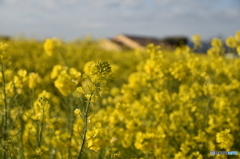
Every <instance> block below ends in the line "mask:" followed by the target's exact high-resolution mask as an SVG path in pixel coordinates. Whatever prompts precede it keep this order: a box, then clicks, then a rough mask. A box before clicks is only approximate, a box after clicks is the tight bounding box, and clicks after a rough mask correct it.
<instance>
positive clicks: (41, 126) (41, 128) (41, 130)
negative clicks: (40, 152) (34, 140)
mask: <svg viewBox="0 0 240 159" xmlns="http://www.w3.org/2000/svg"><path fill="white" fill-rule="evenodd" d="M43 122H44V108H43V109H42V120H41V125H40V131H39V138H38V147H39V148H40V147H41V142H42V133H43V126H44V123H43Z"/></svg>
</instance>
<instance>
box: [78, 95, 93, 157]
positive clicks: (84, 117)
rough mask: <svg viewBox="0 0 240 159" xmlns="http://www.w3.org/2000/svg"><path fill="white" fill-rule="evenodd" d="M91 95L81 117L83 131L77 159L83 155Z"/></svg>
mask: <svg viewBox="0 0 240 159" xmlns="http://www.w3.org/2000/svg"><path fill="white" fill-rule="evenodd" d="M92 95H93V93H92V94H91V96H90V99H89V101H88V103H87V106H86V109H85V112H84V115H83V122H84V126H83V127H84V129H83V135H82V144H81V146H80V149H79V153H78V156H77V159H80V158H81V155H82V153H83V148H84V145H85V143H86V141H87V140H86V134H87V129H88V111H89V107H90V102H91V98H92Z"/></svg>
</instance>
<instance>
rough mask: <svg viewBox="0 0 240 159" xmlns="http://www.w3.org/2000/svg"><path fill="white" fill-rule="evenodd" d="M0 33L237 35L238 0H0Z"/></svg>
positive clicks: (69, 36) (239, 21) (40, 35)
mask: <svg viewBox="0 0 240 159" xmlns="http://www.w3.org/2000/svg"><path fill="white" fill-rule="evenodd" d="M0 22H1V23H0V34H3V35H14V36H17V35H19V34H23V35H24V36H28V37H37V38H47V37H61V38H64V39H66V40H71V39H75V38H82V37H84V36H87V35H92V36H93V37H94V38H105V37H107V38H108V37H113V36H115V35H117V34H119V33H127V34H133V35H144V36H154V37H159V38H163V37H166V36H179V35H184V36H188V37H191V36H192V35H194V34H200V35H201V36H202V38H203V39H205V40H209V39H211V38H213V37H222V38H225V37H227V36H230V35H234V34H235V32H236V31H237V30H240V0H98V1H94V0H0Z"/></svg>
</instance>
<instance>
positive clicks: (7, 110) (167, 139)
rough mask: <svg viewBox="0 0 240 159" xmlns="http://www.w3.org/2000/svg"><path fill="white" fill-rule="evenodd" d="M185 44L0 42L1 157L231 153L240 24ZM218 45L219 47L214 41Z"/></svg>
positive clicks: (150, 158)
mask: <svg viewBox="0 0 240 159" xmlns="http://www.w3.org/2000/svg"><path fill="white" fill-rule="evenodd" d="M193 42H194V43H195V46H194V48H192V49H191V48H189V47H188V46H182V47H178V48H176V49H175V50H165V49H164V48H163V47H160V46H154V45H153V44H149V45H148V46H147V47H146V49H145V51H140V50H125V51H118V52H117V51H109V50H104V49H102V48H101V47H99V45H98V43H97V42H96V41H94V40H89V39H82V40H76V41H72V42H64V41H61V40H59V39H56V38H53V39H46V40H45V41H37V40H33V39H32V40H31V39H24V38H22V39H12V40H10V41H0V85H1V86H0V92H1V94H0V113H1V114H0V115H1V118H0V124H1V126H0V127H1V129H0V139H1V142H0V158H1V159H31V158H33V159H34V158H39V159H40V158H41V159H69V158H76V159H80V158H89V159H120V158H121V159H206V158H219V159H220V158H221V159H222V158H229V157H231V158H239V157H240V154H238V155H235V156H226V155H215V156H211V155H210V151H211V150H214V151H238V152H240V133H239V132H240V58H237V57H236V58H231V59H229V58H226V57H225V56H224V53H225V52H227V51H228V52H229V51H230V52H233V53H235V55H236V56H237V54H239V55H240V31H238V32H236V35H233V36H230V37H229V38H227V39H226V41H222V40H220V39H217V38H214V39H212V41H211V46H212V47H211V48H210V49H209V50H208V51H207V54H196V53H194V50H195V49H197V48H199V47H201V37H200V35H196V36H193ZM225 44H226V46H227V47H228V50H226V48H225V47H224V45H225Z"/></svg>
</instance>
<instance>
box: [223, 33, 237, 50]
mask: <svg viewBox="0 0 240 159" xmlns="http://www.w3.org/2000/svg"><path fill="white" fill-rule="evenodd" d="M226 45H227V46H228V47H230V48H236V47H237V45H238V43H237V40H236V39H235V38H234V37H233V36H229V37H228V38H227V39H226Z"/></svg>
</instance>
